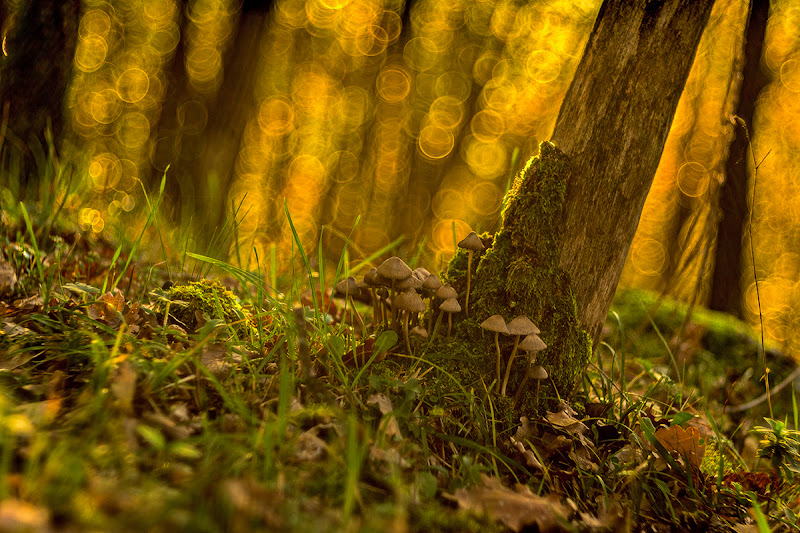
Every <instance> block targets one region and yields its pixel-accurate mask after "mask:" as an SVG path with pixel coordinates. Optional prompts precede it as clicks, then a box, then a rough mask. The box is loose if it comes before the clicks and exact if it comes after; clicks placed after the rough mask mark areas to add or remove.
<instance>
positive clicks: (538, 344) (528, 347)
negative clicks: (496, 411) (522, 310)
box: [514, 333, 547, 405]
mask: <svg viewBox="0 0 800 533" xmlns="http://www.w3.org/2000/svg"><path fill="white" fill-rule="evenodd" d="M545 348H547V345H546V344H545V343H544V341H543V340H542V339H541V338H539V336H538V335H537V334H535V333H533V334H531V335H528V336H527V337H525V338H524V339H522V342H520V343H519V349H520V350H522V351H523V352H525V353H526V355H527V356H528V369H527V371H526V372H525V377H523V378H522V383H520V384H519V388H518V389H517V393H516V394H515V395H514V405H516V404H517V401H518V400H519V397H520V395H521V394H522V390H523V389H524V388H525V383H527V382H528V378H530V375H531V371H532V369H533V363H534V362H535V361H536V355H537V354H538V353H539V352H541V351H542V350H544V349H545Z"/></svg>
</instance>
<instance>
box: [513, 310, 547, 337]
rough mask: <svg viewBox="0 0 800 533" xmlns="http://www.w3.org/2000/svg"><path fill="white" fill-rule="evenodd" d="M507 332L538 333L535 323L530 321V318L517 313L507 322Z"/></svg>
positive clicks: (517, 333) (515, 333)
mask: <svg viewBox="0 0 800 533" xmlns="http://www.w3.org/2000/svg"><path fill="white" fill-rule="evenodd" d="M507 326H508V332H509V333H511V334H512V335H531V334H534V335H535V334H539V333H541V331H539V328H537V327H536V324H534V323H533V322H531V319H530V318H528V317H526V316H525V315H519V316H518V317H517V318H515V319H514V320H512V321H511V322H509V323H508V324H507Z"/></svg>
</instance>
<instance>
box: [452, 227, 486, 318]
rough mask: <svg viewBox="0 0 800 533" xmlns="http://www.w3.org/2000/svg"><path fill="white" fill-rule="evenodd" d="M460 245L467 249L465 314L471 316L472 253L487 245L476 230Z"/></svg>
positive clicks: (481, 249) (480, 250)
mask: <svg viewBox="0 0 800 533" xmlns="http://www.w3.org/2000/svg"><path fill="white" fill-rule="evenodd" d="M458 247H459V248H463V249H465V250H466V251H467V295H466V297H465V298H464V316H467V317H469V289H470V283H471V281H472V253H473V252H482V251H483V250H485V249H486V247H485V246H484V245H483V241H481V238H480V237H478V234H477V233H475V232H474V231H471V232H470V233H469V235H467V236H466V237H464V238H463V239H462V240H461V242H459V243H458Z"/></svg>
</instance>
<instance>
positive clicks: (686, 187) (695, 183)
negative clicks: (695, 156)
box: [676, 161, 709, 198]
mask: <svg viewBox="0 0 800 533" xmlns="http://www.w3.org/2000/svg"><path fill="white" fill-rule="evenodd" d="M676 180H677V184H678V189H680V191H681V192H682V193H683V194H685V195H686V196H688V197H690V198H699V197H700V196H702V195H703V194H704V193H705V192H706V190H707V189H708V184H709V174H708V170H707V169H706V167H704V166H703V165H701V164H700V163H698V162H696V161H689V162H687V163H684V164H683V165H681V166H680V168H679V169H678V175H677V176H676Z"/></svg>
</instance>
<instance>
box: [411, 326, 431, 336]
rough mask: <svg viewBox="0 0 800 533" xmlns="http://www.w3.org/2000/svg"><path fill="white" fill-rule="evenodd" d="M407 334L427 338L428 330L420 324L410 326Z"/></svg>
mask: <svg viewBox="0 0 800 533" xmlns="http://www.w3.org/2000/svg"><path fill="white" fill-rule="evenodd" d="M408 334H409V335H416V336H417V337H420V338H423V339H427V338H428V330H427V329H425V328H423V327H422V326H414V327H413V328H411V331H409V332H408Z"/></svg>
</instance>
